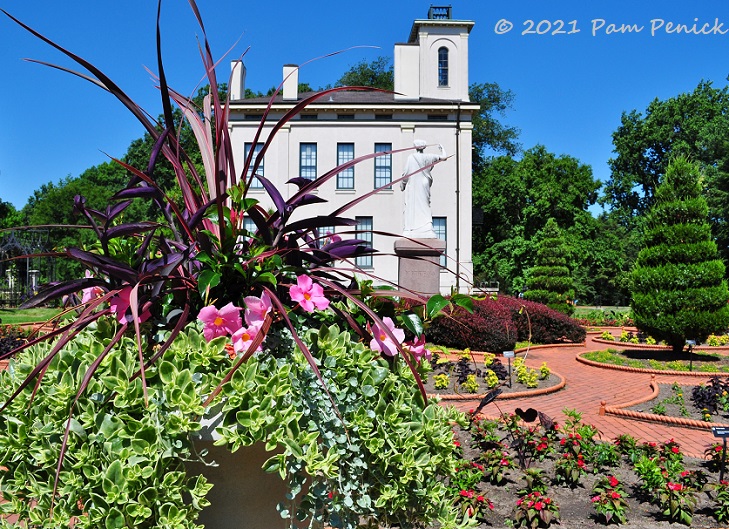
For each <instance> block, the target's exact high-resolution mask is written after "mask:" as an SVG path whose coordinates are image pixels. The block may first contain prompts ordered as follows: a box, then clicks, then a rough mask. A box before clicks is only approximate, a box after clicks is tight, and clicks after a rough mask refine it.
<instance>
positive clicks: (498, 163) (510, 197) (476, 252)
mask: <svg viewBox="0 0 729 529" xmlns="http://www.w3.org/2000/svg"><path fill="white" fill-rule="evenodd" d="M599 187H600V183H599V182H598V181H597V180H595V178H594V177H593V176H592V170H591V169H590V167H589V166H587V165H584V164H581V163H580V162H579V160H577V159H575V158H573V157H571V156H565V155H562V156H556V155H554V154H552V153H550V152H548V151H547V150H546V149H545V148H544V147H543V146H536V147H534V148H532V149H529V150H527V151H525V152H524V154H523V156H522V159H521V160H519V161H517V160H515V159H513V158H511V157H509V156H500V157H496V158H487V159H485V160H484V163H483V164H482V165H481V167H479V168H478V169H477V170H476V171H475V172H474V173H473V206H474V208H476V209H477V210H479V211H480V212H481V213H482V214H483V222H482V223H480V224H479V225H475V226H474V231H473V262H474V272H475V275H476V277H477V280H492V279H493V280H497V281H499V284H500V288H501V290H502V291H504V292H507V293H512V294H515V293H518V292H521V291H522V290H523V289H524V287H525V284H524V277H525V273H526V270H528V269H529V268H530V267H531V266H533V264H534V262H535V259H536V244H535V240H533V239H534V237H535V235H537V233H539V232H540V230H542V229H543V228H544V226H545V223H546V220H547V219H549V218H554V219H555V221H556V223H557V226H559V228H560V229H561V230H563V232H564V233H565V238H566V240H567V241H568V243H569V244H568V247H569V251H568V254H567V255H568V257H569V258H570V259H571V261H570V268H571V269H572V271H573V273H574V274H575V275H576V277H584V278H585V281H586V282H588V283H586V284H585V285H584V288H583V289H582V290H581V291H580V292H579V294H580V295H581V296H587V297H590V298H592V297H593V295H594V289H593V288H592V286H591V285H590V284H589V281H590V280H591V275H590V273H589V271H587V269H588V268H589V267H590V266H591V264H590V262H589V260H588V259H586V258H585V256H584V251H585V249H587V248H590V247H594V246H595V245H594V244H593V242H594V239H595V237H597V236H598V235H599V234H600V233H602V231H601V229H600V226H599V225H598V224H599V223H598V221H596V219H594V218H593V217H592V215H591V214H590V213H589V211H588V210H587V209H588V208H589V207H590V206H591V205H593V204H594V203H595V201H596V199H597V190H598V189H599ZM590 245H592V246H590ZM603 261H604V262H605V263H607V262H609V258H605V259H604V260H603ZM583 270H584V272H582V271H583Z"/></svg>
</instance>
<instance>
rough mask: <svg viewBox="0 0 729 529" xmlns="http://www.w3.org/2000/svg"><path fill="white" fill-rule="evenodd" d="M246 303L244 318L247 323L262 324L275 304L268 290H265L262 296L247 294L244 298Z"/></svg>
mask: <svg viewBox="0 0 729 529" xmlns="http://www.w3.org/2000/svg"><path fill="white" fill-rule="evenodd" d="M243 301H244V302H245V304H246V312H245V315H244V318H245V320H246V325H259V326H260V325H262V324H263V320H265V319H266V315H267V314H268V313H269V312H271V309H272V308H273V304H272V303H271V297H270V296H269V295H268V292H265V291H264V292H263V294H261V297H260V298H257V297H256V296H247V297H246V298H244V299H243Z"/></svg>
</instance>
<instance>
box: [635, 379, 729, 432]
mask: <svg viewBox="0 0 729 529" xmlns="http://www.w3.org/2000/svg"><path fill="white" fill-rule="evenodd" d="M694 387H695V386H679V385H677V384H658V396H657V397H656V398H654V399H652V400H649V401H646V402H643V403H641V404H637V405H635V406H631V407H630V408H626V409H628V410H633V411H639V412H642V413H653V414H656V415H665V416H667V417H684V418H686V419H694V420H697V421H705V422H707V423H722V424H729V413H728V412H725V411H724V410H722V409H720V408H719V409H717V410H716V412H715V413H710V414H709V416H708V417H706V414H705V412H704V411H702V410H701V409H699V408H697V407H696V406H694V404H693V402H692V401H691V392H692V390H693V388H694ZM706 419H709V420H706Z"/></svg>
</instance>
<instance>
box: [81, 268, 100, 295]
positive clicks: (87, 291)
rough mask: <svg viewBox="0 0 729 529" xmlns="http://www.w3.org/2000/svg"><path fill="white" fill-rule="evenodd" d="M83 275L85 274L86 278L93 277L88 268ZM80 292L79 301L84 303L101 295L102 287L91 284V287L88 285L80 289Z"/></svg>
mask: <svg viewBox="0 0 729 529" xmlns="http://www.w3.org/2000/svg"><path fill="white" fill-rule="evenodd" d="M85 275H86V278H87V279H88V278H91V277H94V275H93V274H92V273H91V272H90V271H89V270H86V274H85ZM81 292H82V295H81V303H86V302H88V301H91V300H92V299H94V298H98V297H99V296H103V295H104V289H103V288H101V287H100V286H93V287H89V288H84V289H82V290H81Z"/></svg>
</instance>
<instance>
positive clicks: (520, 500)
mask: <svg viewBox="0 0 729 529" xmlns="http://www.w3.org/2000/svg"><path fill="white" fill-rule="evenodd" d="M522 503H524V498H519V499H518V500H516V505H517V506H519V505H521V504H522Z"/></svg>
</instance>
